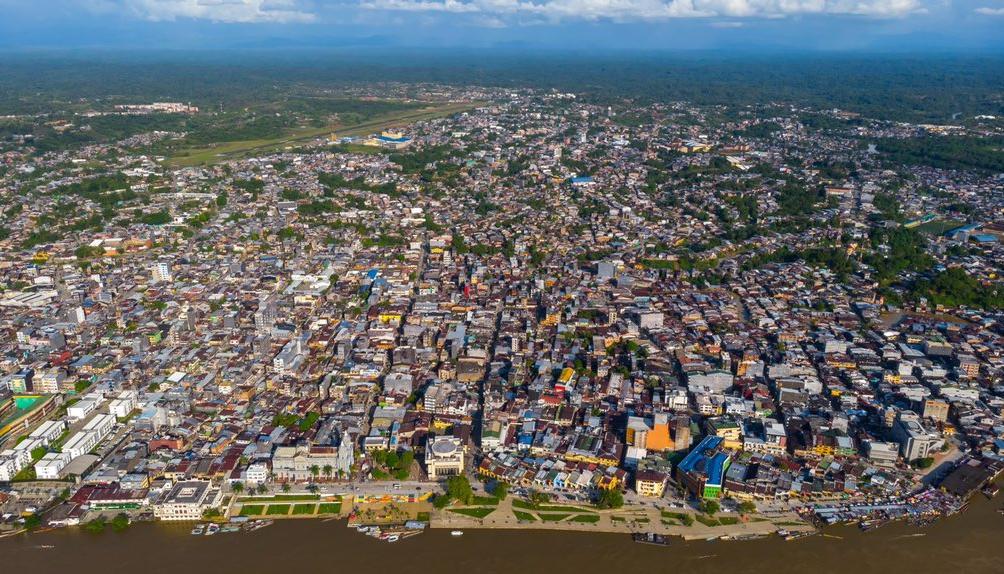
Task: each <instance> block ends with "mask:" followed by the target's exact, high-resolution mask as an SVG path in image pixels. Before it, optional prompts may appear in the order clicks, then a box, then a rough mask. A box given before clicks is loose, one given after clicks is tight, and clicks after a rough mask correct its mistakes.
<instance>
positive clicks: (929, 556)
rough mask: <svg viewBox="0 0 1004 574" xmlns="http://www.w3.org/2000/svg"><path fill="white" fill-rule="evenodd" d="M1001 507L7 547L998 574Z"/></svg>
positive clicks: (503, 564)
mask: <svg viewBox="0 0 1004 574" xmlns="http://www.w3.org/2000/svg"><path fill="white" fill-rule="evenodd" d="M998 506H999V504H998V502H997V501H995V502H990V501H987V500H985V499H982V497H980V499H978V500H974V501H973V503H972V505H971V506H970V508H969V509H968V510H967V511H966V512H964V513H962V514H958V515H955V516H952V517H949V518H947V519H945V520H943V521H939V522H937V523H934V524H932V525H930V526H927V527H925V528H917V527H911V526H909V525H906V524H904V523H894V524H890V525H889V526H887V527H885V528H881V529H878V530H875V531H872V532H861V531H860V530H859V529H858V528H856V527H853V526H831V527H827V528H826V529H825V530H824V534H823V535H820V536H811V537H808V538H803V539H800V540H794V541H791V542H785V541H783V540H781V539H780V538H778V537H775V536H771V537H768V538H765V539H762V540H757V541H753V542H737V543H723V542H721V541H707V540H681V539H678V538H674V539H671V540H670V543H669V545H668V546H665V547H664V546H655V545H649V544H637V543H635V542H633V541H632V540H631V537H630V536H629V535H626V534H621V533H616V534H611V533H602V532H579V531H574V532H562V531H560V530H558V529H553V528H550V527H548V528H546V529H536V530H535V531H533V532H530V531H528V530H527V529H515V530H514V529H504V528H496V529H491V530H489V529H479V528H472V529H470V530H465V534H464V535H463V536H460V537H453V536H451V535H450V532H449V531H448V530H445V529H432V530H429V531H427V532H425V533H424V534H422V535H421V536H416V537H413V538H409V539H405V540H401V541H399V542H397V543H394V544H387V543H385V542H381V541H378V540H375V539H372V538H370V537H367V536H363V535H361V534H359V533H357V532H355V531H354V530H353V529H349V528H346V527H345V523H344V522H342V521H340V520H338V521H324V520H285V521H276V523H275V524H274V525H273V526H270V527H268V528H264V529H262V530H260V531H257V532H251V533H244V534H230V535H223V534H221V535H217V536H191V535H190V534H189V531H190V530H191V524H170V523H156V522H155V523H142V524H136V525H134V526H132V527H130V528H129V529H128V530H127V531H125V532H111V531H109V532H105V533H103V534H88V533H85V532H82V531H81V530H79V529H58V530H56V531H52V532H45V533H41V534H34V535H32V536H17V537H13V538H8V539H3V540H0V555H2V556H3V557H4V567H5V569H8V570H10V571H12V572H21V571H29V569H34V570H36V571H45V572H61V571H66V572H72V573H74V574H131V573H134V572H136V571H142V572H144V574H162V573H163V574H173V573H176V572H178V571H179V570H181V571H185V572H188V573H190V574H202V573H203V572H204V573H206V574H209V573H212V574H247V573H249V572H272V571H293V570H302V571H320V572H327V571H332V570H337V571H350V572H352V571H358V572H372V571H384V570H393V569H400V568H401V566H402V564H404V563H407V564H409V565H414V567H415V568H422V569H428V568H431V569H439V570H445V571H448V572H463V571H475V572H478V573H479V574H511V573H512V572H520V573H521V574H566V573H567V574H594V573H600V572H607V571H615V572H628V571H639V572H645V571H654V572H661V571H665V570H666V569H667V568H673V569H677V568H679V569H684V570H685V571H686V572H688V574H690V573H695V574H701V573H712V572H716V573H717V572H721V571H723V570H725V571H741V572H744V573H747V574H786V573H792V574H794V573H796V572H806V571H810V572H825V573H827V574H871V573H873V572H874V573H875V574H888V573H889V572H912V573H919V574H925V573H928V572H931V573H935V572H937V573H941V574H943V573H944V572H946V571H963V572H966V573H967V574H996V573H998V572H1000V565H1001V564H1002V563H1004V545H1001V544H1000V542H999V541H1000V533H1001V531H1002V528H1004V517H1002V516H1001V515H999V514H997V508H998Z"/></svg>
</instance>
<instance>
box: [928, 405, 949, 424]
mask: <svg viewBox="0 0 1004 574" xmlns="http://www.w3.org/2000/svg"><path fill="white" fill-rule="evenodd" d="M948 406H949V405H948V403H947V402H945V401H940V400H938V399H927V400H926V401H924V418H925V419H932V420H935V421H938V422H942V423H943V422H945V421H947V420H948Z"/></svg>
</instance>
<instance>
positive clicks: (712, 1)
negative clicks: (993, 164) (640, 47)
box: [360, 0, 923, 22]
mask: <svg viewBox="0 0 1004 574" xmlns="http://www.w3.org/2000/svg"><path fill="white" fill-rule="evenodd" d="M360 5H361V6H362V7H363V8H365V9H369V10H391V11H407V12H445V13H454V14H477V15H480V16H491V17H494V18H500V17H514V16H520V17H531V18H534V17H535V18H540V19H545V20H550V21H558V20H587V21H595V20H608V21H613V22H628V21H660V20H669V19H673V18H777V17H784V16H796V15H806V14H849V15H859V16H871V17H880V18H892V17H901V16H906V15H908V14H912V13H916V12H922V11H923V5H922V4H921V0H363V2H362V3H361V4H360Z"/></svg>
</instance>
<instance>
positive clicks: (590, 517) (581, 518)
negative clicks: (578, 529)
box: [568, 514, 600, 524]
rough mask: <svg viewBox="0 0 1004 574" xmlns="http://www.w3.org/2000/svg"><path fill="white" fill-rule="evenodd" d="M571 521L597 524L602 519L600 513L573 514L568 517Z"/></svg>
mask: <svg viewBox="0 0 1004 574" xmlns="http://www.w3.org/2000/svg"><path fill="white" fill-rule="evenodd" d="M568 521H569V522H588V523H591V524H596V523H597V522H599V521H600V517H599V515H598V514H579V515H578V516H573V517H571V518H569V519H568Z"/></svg>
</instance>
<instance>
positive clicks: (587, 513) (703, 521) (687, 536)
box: [430, 498, 815, 540]
mask: <svg viewBox="0 0 1004 574" xmlns="http://www.w3.org/2000/svg"><path fill="white" fill-rule="evenodd" d="M430 526H431V527H432V528H440V529H448V530H472V529H487V530H499V529H504V530H561V531H575V532H603V533H612V534H633V533H636V532H653V533H656V534H662V535H667V536H676V537H680V538H683V539H684V540H713V539H719V538H723V537H740V538H741V537H759V536H768V535H771V534H774V533H775V532H777V531H778V530H783V531H788V532H804V531H814V530H815V527H814V526H812V525H811V524H809V523H807V522H805V521H804V520H803V519H802V518H801V517H799V516H798V514H796V513H794V512H790V513H778V514H776V515H772V516H770V517H766V516H763V515H757V514H750V515H741V514H737V513H734V512H732V513H716V514H715V515H713V516H709V515H703V514H697V513H694V512H692V511H689V510H684V509H680V510H677V509H672V510H663V509H660V508H657V507H655V506H640V505H632V506H625V507H623V508H619V509H616V510H599V509H596V508H592V507H587V506H574V505H557V504H542V505H540V506H538V507H532V506H530V505H527V504H525V503H524V502H523V501H521V500H520V499H514V498H507V499H506V500H502V501H499V502H497V503H496V504H494V505H491V504H481V505H477V504H474V505H461V506H452V507H449V508H446V509H442V510H439V511H437V512H435V513H433V515H432V520H431V524H430Z"/></svg>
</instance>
